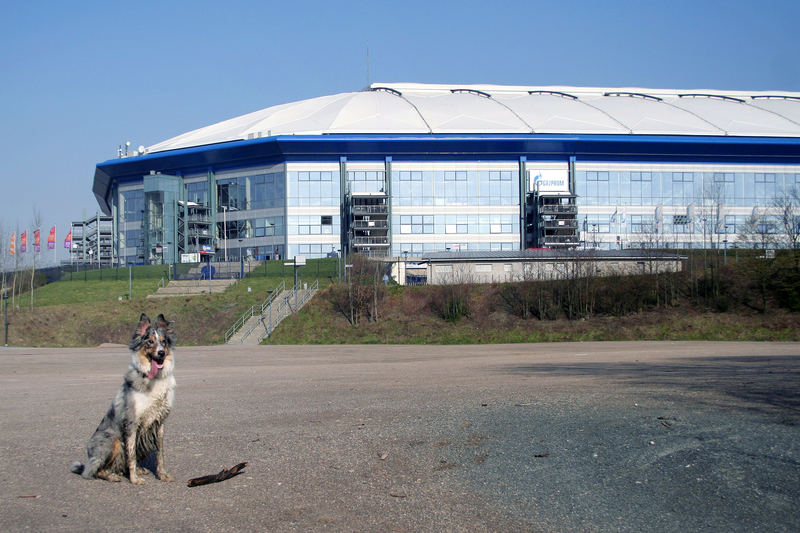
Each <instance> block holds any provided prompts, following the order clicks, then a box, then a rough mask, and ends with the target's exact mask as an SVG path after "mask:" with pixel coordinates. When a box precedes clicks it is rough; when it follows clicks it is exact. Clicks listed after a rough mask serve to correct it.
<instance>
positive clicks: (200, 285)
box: [147, 261, 261, 298]
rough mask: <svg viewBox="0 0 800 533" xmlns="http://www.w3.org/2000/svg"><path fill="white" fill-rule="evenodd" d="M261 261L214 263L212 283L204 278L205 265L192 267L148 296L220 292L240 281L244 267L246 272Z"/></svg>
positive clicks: (253, 268)
mask: <svg viewBox="0 0 800 533" xmlns="http://www.w3.org/2000/svg"><path fill="white" fill-rule="evenodd" d="M260 264H261V262H260V261H257V262H247V263H244V264H243V265H242V264H241V263H239V262H238V261H228V262H227V263H225V262H220V263H213V264H212V266H213V267H214V279H212V280H211V283H209V282H208V279H203V270H202V268H203V265H202V264H201V265H198V266H195V267H192V268H191V270H189V272H188V273H187V274H184V275H183V276H181V278H183V279H173V280H170V282H169V283H168V284H167V285H165V286H164V287H159V288H158V290H157V291H156V293H155V294H148V295H147V297H148V298H166V297H170V296H190V295H196V294H209V291H210V292H211V294H219V293H220V292H225V290H226V289H227V288H228V287H230V286H231V285H233V284H235V283H236V282H237V281H238V278H239V276H240V275H241V273H242V269H244V273H245V274H249V273H250V272H251V271H253V270H255V268H256V267H257V266H258V265H260Z"/></svg>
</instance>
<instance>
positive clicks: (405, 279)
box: [403, 250, 408, 285]
mask: <svg viewBox="0 0 800 533" xmlns="http://www.w3.org/2000/svg"><path fill="white" fill-rule="evenodd" d="M407 269H408V250H403V285H406V284H407V283H408V274H406V271H407Z"/></svg>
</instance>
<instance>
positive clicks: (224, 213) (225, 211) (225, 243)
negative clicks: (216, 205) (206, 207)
mask: <svg viewBox="0 0 800 533" xmlns="http://www.w3.org/2000/svg"><path fill="white" fill-rule="evenodd" d="M220 207H221V208H222V238H223V241H222V242H223V246H224V247H225V262H226V263H227V262H228V217H227V214H228V206H227V205H221V206H220Z"/></svg>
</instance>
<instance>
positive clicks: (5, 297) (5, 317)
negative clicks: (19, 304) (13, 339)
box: [3, 289, 8, 346]
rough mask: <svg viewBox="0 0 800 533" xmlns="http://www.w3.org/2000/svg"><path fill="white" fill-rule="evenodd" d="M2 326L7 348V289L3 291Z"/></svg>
mask: <svg viewBox="0 0 800 533" xmlns="http://www.w3.org/2000/svg"><path fill="white" fill-rule="evenodd" d="M3 324H4V325H5V329H6V342H5V345H6V346H8V289H3Z"/></svg>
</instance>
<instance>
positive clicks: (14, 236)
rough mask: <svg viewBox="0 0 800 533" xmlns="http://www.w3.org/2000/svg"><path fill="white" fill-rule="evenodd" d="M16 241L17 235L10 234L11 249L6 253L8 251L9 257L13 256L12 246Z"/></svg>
mask: <svg viewBox="0 0 800 533" xmlns="http://www.w3.org/2000/svg"><path fill="white" fill-rule="evenodd" d="M16 240H17V234H16V233H12V234H11V247H10V248H9V249H8V251H9V253H10V254H11V255H14V244H15V241H16Z"/></svg>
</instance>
